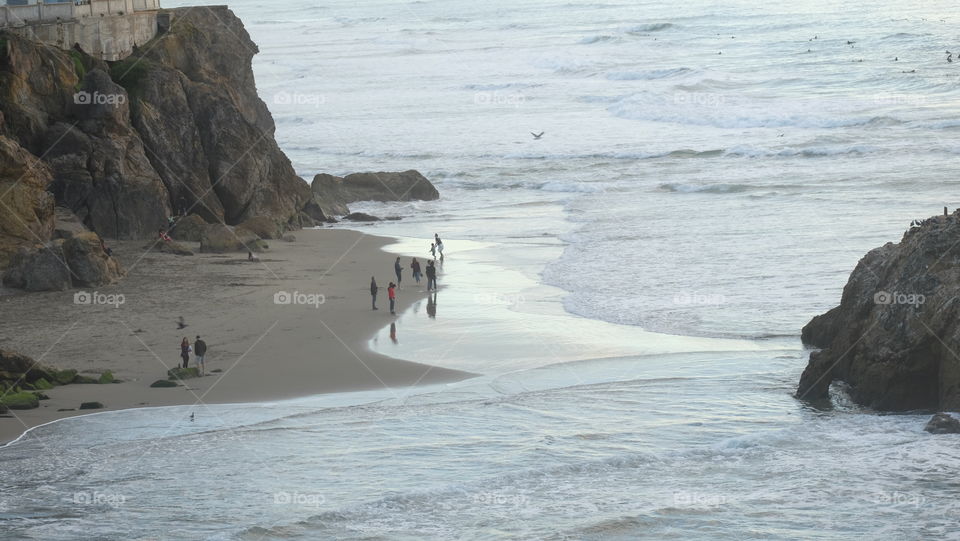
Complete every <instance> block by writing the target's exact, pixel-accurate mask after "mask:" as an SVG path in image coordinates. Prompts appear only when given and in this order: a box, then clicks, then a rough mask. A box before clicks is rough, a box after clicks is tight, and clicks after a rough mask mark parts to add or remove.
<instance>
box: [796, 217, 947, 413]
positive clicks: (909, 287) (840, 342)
mask: <svg viewBox="0 0 960 541" xmlns="http://www.w3.org/2000/svg"><path fill="white" fill-rule="evenodd" d="M802 338H803V341H804V342H805V343H807V344H811V345H814V346H816V347H819V348H822V349H821V350H820V351H815V352H813V353H812V354H811V355H810V361H809V364H808V365H807V368H806V370H804V372H803V375H802V377H801V379H800V385H799V387H798V389H797V396H798V397H799V398H802V399H808V400H818V399H823V398H826V397H827V396H828V394H827V392H828V388H829V386H830V383H831V382H833V381H835V380H840V381H844V382H846V383H847V384H849V392H850V396H851V398H852V399H853V400H854V401H855V402H857V403H859V404H862V405H866V406H869V407H872V408H875V409H878V410H891V411H904V410H914V409H926V410H957V409H960V357H958V354H960V220H958V215H957V214H954V215H952V216H949V217H943V216H941V217H936V218H932V219H930V220H927V221H926V222H925V224H924V225H923V226H921V227H914V228H911V229H910V230H909V231H907V232H906V233H905V234H904V236H903V239H902V240H901V241H900V243H898V244H893V243H887V244H886V245H884V246H882V247H880V248H876V249H874V250H872V251H871V252H869V253H868V254H867V255H866V256H864V257H863V259H861V260H860V262H859V263H858V264H857V267H856V268H855V269H854V271H853V273H852V274H851V275H850V280H849V281H848V282H847V285H846V286H845V287H844V289H843V296H842V298H841V300H840V306H838V307H836V308H834V309H832V310H830V311H829V312H827V313H825V314H823V315H820V316H817V317H815V318H813V320H811V321H810V323H808V324H807V326H806V327H804V329H803V332H802Z"/></svg>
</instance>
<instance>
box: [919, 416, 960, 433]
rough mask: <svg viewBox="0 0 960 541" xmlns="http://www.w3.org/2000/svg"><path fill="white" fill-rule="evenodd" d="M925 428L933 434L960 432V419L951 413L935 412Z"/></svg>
mask: <svg viewBox="0 0 960 541" xmlns="http://www.w3.org/2000/svg"><path fill="white" fill-rule="evenodd" d="M923 429H924V430H926V431H927V432H929V433H931V434H960V420H957V419H955V418H954V417H953V416H951V415H950V414H949V413H935V414H934V415H933V417H931V418H930V420H929V421H927V425H926V426H924V427H923Z"/></svg>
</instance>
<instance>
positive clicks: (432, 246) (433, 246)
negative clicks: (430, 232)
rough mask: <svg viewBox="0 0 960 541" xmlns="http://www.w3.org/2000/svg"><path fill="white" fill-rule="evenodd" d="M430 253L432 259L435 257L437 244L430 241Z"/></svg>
mask: <svg viewBox="0 0 960 541" xmlns="http://www.w3.org/2000/svg"><path fill="white" fill-rule="evenodd" d="M430 255H432V256H433V258H434V259H436V258H437V245H436V244H434V243H432V242H431V243H430Z"/></svg>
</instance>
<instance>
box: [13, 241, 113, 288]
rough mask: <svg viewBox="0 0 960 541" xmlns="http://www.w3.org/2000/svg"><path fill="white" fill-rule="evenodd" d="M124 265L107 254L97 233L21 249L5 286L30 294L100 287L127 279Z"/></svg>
mask: <svg viewBox="0 0 960 541" xmlns="http://www.w3.org/2000/svg"><path fill="white" fill-rule="evenodd" d="M124 274H125V272H124V270H123V267H122V266H121V265H120V263H119V262H118V261H117V260H116V259H115V258H113V257H110V256H108V255H107V254H106V252H104V251H103V248H102V247H101V245H100V237H99V236H97V234H96V233H92V232H84V233H77V234H75V235H73V236H71V237H70V238H68V239H59V240H55V241H51V242H48V243H46V244H38V245H34V246H31V247H29V248H28V247H21V248H20V250H19V252H17V254H16V255H15V256H14V257H13V258H12V259H11V261H10V263H9V265H8V267H7V269H6V271H5V272H4V274H3V283H4V285H7V286H9V287H16V288H20V289H25V290H27V291H63V290H67V289H70V288H71V287H97V286H103V285H107V284H112V283H115V282H116V281H117V280H119V279H120V278H122V277H123V276H124Z"/></svg>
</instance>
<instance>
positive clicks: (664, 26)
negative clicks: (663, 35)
mask: <svg viewBox="0 0 960 541" xmlns="http://www.w3.org/2000/svg"><path fill="white" fill-rule="evenodd" d="M675 26H676V25H674V24H673V23H650V24H638V25H636V26H631V27H629V28H626V29H624V33H626V34H646V33H648V32H661V31H663V30H669V29H671V28H674V27H675Z"/></svg>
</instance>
